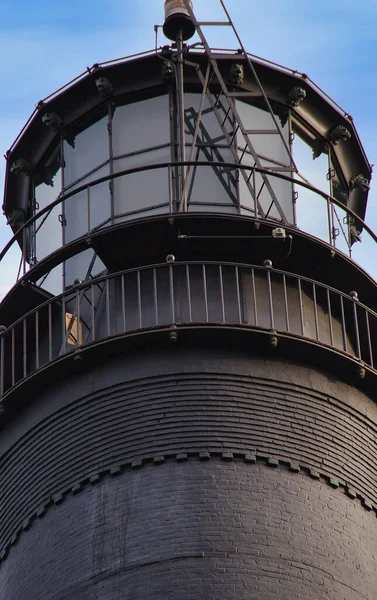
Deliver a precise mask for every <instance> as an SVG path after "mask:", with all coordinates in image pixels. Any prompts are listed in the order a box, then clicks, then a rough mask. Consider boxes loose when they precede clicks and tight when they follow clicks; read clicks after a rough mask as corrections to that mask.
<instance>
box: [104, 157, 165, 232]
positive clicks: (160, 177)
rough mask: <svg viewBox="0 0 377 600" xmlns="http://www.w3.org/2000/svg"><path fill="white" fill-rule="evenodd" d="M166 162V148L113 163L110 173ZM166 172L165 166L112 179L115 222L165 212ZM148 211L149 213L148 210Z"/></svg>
mask: <svg viewBox="0 0 377 600" xmlns="http://www.w3.org/2000/svg"><path fill="white" fill-rule="evenodd" d="M167 162H170V148H163V149H160V150H155V151H153V152H145V153H142V154H137V155H135V156H129V157H128V158H119V159H117V160H114V173H119V172H121V171H124V170H126V169H133V168H137V167H143V166H148V165H153V164H158V163H167ZM169 198H170V191H169V171H168V169H167V167H161V168H158V169H153V170H151V171H148V170H146V171H141V172H139V173H133V174H129V175H124V176H121V177H118V178H116V179H114V209H115V219H116V220H117V221H119V220H120V219H123V218H124V217H125V216H126V215H129V218H130V217H131V216H132V215H135V214H137V213H140V216H146V215H147V214H155V213H156V212H157V213H167V212H169ZM148 208H150V210H148Z"/></svg>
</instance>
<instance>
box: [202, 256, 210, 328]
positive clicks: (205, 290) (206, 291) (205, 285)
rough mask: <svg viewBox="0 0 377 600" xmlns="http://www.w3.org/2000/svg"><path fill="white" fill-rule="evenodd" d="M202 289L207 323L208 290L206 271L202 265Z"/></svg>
mask: <svg viewBox="0 0 377 600" xmlns="http://www.w3.org/2000/svg"><path fill="white" fill-rule="evenodd" d="M203 289H204V306H205V322H206V323H208V322H209V311H208V288H207V269H206V266H205V265H203Z"/></svg>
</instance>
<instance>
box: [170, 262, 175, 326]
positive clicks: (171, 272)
mask: <svg viewBox="0 0 377 600" xmlns="http://www.w3.org/2000/svg"><path fill="white" fill-rule="evenodd" d="M169 292H170V308H171V320H172V323H175V297H174V273H173V265H169Z"/></svg>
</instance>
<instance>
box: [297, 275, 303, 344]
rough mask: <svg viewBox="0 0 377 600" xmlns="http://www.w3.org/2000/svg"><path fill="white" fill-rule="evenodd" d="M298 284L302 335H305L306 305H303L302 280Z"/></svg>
mask: <svg viewBox="0 0 377 600" xmlns="http://www.w3.org/2000/svg"><path fill="white" fill-rule="evenodd" d="M297 283H298V299H299V304H300V321H301V335H304V333H305V324H304V305H303V300H302V288H301V279H298V280H297Z"/></svg>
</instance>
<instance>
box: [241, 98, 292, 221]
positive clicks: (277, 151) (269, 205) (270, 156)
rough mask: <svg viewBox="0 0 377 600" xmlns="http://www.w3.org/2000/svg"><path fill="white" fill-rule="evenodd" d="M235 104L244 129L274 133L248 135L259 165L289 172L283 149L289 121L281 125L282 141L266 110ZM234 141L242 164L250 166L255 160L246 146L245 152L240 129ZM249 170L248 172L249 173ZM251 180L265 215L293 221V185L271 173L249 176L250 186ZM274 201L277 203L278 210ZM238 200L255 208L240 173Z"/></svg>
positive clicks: (287, 157) (288, 159) (288, 160)
mask: <svg viewBox="0 0 377 600" xmlns="http://www.w3.org/2000/svg"><path fill="white" fill-rule="evenodd" d="M236 106H237V110H238V113H239V116H240V118H241V121H242V123H243V125H244V127H245V129H246V130H255V131H256V132H257V131H261V130H265V131H271V132H272V131H275V133H265V134H258V133H253V134H250V135H249V138H250V141H251V144H252V146H253V148H254V150H255V152H256V153H257V154H258V157H259V162H260V166H261V167H266V168H269V169H274V168H277V169H279V171H281V169H283V173H284V174H286V175H291V173H292V172H291V168H290V162H291V161H290V156H289V153H288V152H287V149H286V146H287V147H288V148H289V135H290V132H289V126H288V123H287V124H286V125H285V126H284V127H280V129H281V132H282V134H283V136H284V140H285V144H284V143H283V140H282V138H281V136H280V134H279V133H276V131H277V129H276V125H275V123H274V120H273V118H272V116H271V115H270V113H269V112H267V111H264V110H262V109H260V108H257V107H255V106H251V105H249V104H246V103H245V102H239V101H237V103H236ZM279 125H280V123H279ZM237 144H238V148H239V150H238V152H239V155H240V157H242V163H243V164H244V165H247V166H250V167H253V166H254V165H255V160H254V158H253V156H252V155H251V154H250V152H249V150H248V149H246V151H245V152H244V150H245V147H246V142H245V140H244V137H243V136H242V134H241V133H240V132H239V133H238V134H237ZM250 173H251V172H248V174H250ZM254 181H255V188H256V193H257V196H258V201H259V204H260V207H261V209H262V211H263V212H264V213H265V215H266V216H267V218H274V219H277V220H279V221H281V220H282V218H283V217H284V218H285V219H286V220H287V221H288V222H289V223H294V212H293V184H292V183H290V182H287V181H283V180H282V179H278V178H277V177H274V176H262V175H260V174H256V175H255V179H253V176H251V179H250V182H251V184H252V185H253V184H254ZM271 190H272V192H271ZM276 201H277V203H278V204H279V206H280V210H279V208H278V206H277V203H276ZM240 202H241V205H243V206H244V207H246V208H249V209H251V210H252V211H254V207H255V200H254V198H252V195H251V193H250V191H249V187H248V185H247V183H246V182H245V178H244V176H243V175H242V174H240ZM242 212H243V213H244V214H247V212H248V211H247V210H245V209H244V210H243V211H242Z"/></svg>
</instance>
